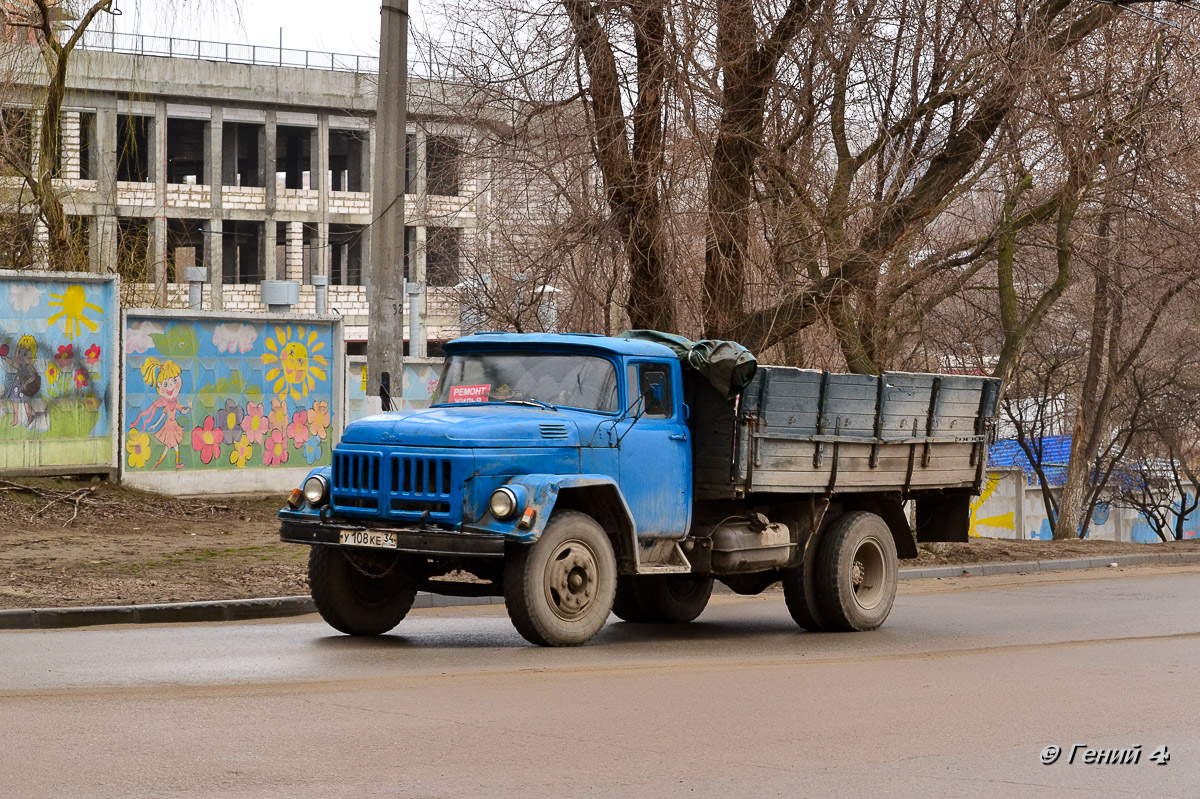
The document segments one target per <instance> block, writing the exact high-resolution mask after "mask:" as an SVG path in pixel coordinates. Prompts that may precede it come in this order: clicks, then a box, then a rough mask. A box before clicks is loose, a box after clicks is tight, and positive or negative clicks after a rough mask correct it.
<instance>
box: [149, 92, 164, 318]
mask: <svg viewBox="0 0 1200 799" xmlns="http://www.w3.org/2000/svg"><path fill="white" fill-rule="evenodd" d="M151 152H152V153H153V158H152V160H151V167H150V168H151V170H152V176H153V178H154V219H153V220H151V223H150V266H151V270H150V273H151V274H152V275H153V276H154V296H155V298H156V299H157V300H158V303H159V304H160V305H164V306H165V305H166V304H167V101H166V100H156V101H155V103H154V144H153V145H152V147H151Z"/></svg>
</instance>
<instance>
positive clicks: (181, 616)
mask: <svg viewBox="0 0 1200 799" xmlns="http://www.w3.org/2000/svg"><path fill="white" fill-rule="evenodd" d="M1145 563H1162V564H1176V563H1200V552H1162V553H1156V554H1151V555H1113V556H1111V557H1107V558H1075V559H1072V560H1037V561H1026V562H1022V563H984V564H979V565H970V566H937V567H933V568H928V569H901V570H900V574H899V577H900V579H901V580H928V579H944V578H947V577H978V576H982V575H988V574H1020V573H1022V572H1038V571H1047V572H1048V571H1077V570H1080V569H1103V568H1109V567H1113V566H1117V567H1120V566H1137V565H1141V564H1145ZM716 590H717V592H719V593H732V592H731V591H729V590H728V589H726V588H725V586H723V585H719V586H717V587H716ZM503 602H504V600H503V599H502V598H500V597H488V596H484V597H457V596H441V595H440V594H430V593H426V592H421V593H419V594H417V598H416V600H415V601H414V602H413V607H414V608H435V607H436V608H442V607H458V606H464V605H499V604H503ZM315 612H316V608H315V607H314V606H313V601H312V598H311V597H307V596H285V597H272V598H268V599H231V600H223V601H213V602H172V603H164V604H157V605H107V606H101V607H83V608H31V609H24V608H22V609H17V610H0V630H50V629H63V628H67V627H90V626H93V625H98V624H166V623H179V622H185V623H186V622H210V621H211V622H215V621H247V620H250V619H279V618H286V617H289V616H305V615H308V614H309V613H315Z"/></svg>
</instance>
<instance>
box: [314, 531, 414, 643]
mask: <svg viewBox="0 0 1200 799" xmlns="http://www.w3.org/2000/svg"><path fill="white" fill-rule="evenodd" d="M351 557H354V558H356V559H357V560H358V561H359V562H358V563H357V564H356V563H353V562H351V560H350V558H351ZM403 586H404V582H403V575H402V574H401V573H399V572H397V571H396V570H395V569H394V567H392V566H389V565H388V564H385V563H381V562H376V561H374V560H373V559H372V558H371V557H370V556H369V555H357V554H355V555H351V553H349V552H347V551H345V550H343V549H338V548H336V547H327V546H321V545H319V544H318V545H315V546H313V548H312V550H311V551H310V552H309V553H308V587H309V591H310V592H311V593H312V598H313V603H314V604H315V605H316V606H317V612H318V613H320V614H321V618H323V619H324V620H325V621H326V623H328V624H329V626H330V627H332V628H333V629H335V630H338V631H339V632H343V633H346V635H382V634H383V633H386V632H387V631H388V630H390V629H392V628H393V627H395V626H396V625H397V624H399V623H400V622H401V621H402V620H403V619H404V617H405V616H407V615H408V611H409V609H410V608H411V607H412V604H413V599H415V598H416V596H417V592H416V591H413V590H410V589H407V588H404V587H403Z"/></svg>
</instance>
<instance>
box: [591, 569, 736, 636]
mask: <svg viewBox="0 0 1200 799" xmlns="http://www.w3.org/2000/svg"><path fill="white" fill-rule="evenodd" d="M622 581H628V582H626V583H625V585H624V586H623V585H622ZM623 588H624V589H625V590H624V592H623V591H622V589H623ZM712 589H713V579H712V578H711V577H697V576H696V575H694V574H650V575H636V576H634V575H630V576H627V577H621V578H620V579H619V581H618V583H617V596H618V598H619V599H620V603H619V604H620V608H619V609H618V603H614V604H613V612H614V613H616V614H617V616H619V617H620V618H622V619H624V620H625V621H629V622H644V623H648V624H686V623H687V622H689V621H693V620H695V618H696V617H697V616H699V615H700V614H701V613H703V612H704V609H705V608H706V607H708V600H709V597H711V596H712Z"/></svg>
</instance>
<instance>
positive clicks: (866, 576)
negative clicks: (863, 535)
mask: <svg viewBox="0 0 1200 799" xmlns="http://www.w3.org/2000/svg"><path fill="white" fill-rule="evenodd" d="M885 570H886V566H885V565H884V557H883V549H882V548H881V547H880V545H879V542H878V541H875V540H874V539H871V538H868V539H866V540H864V541H863V542H862V543H860V544H859V545H858V548H857V549H856V550H855V552H854V560H853V561H852V563H851V565H850V585H851V587H852V588H853V590H854V601H855V602H857V603H858V605H859V607H861V608H862V609H863V610H873V609H874V608H875V606H876V605H878V604H879V603H880V602H881V601H883V593H884V583H885V582H886V580H885V576H886V574H885Z"/></svg>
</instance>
